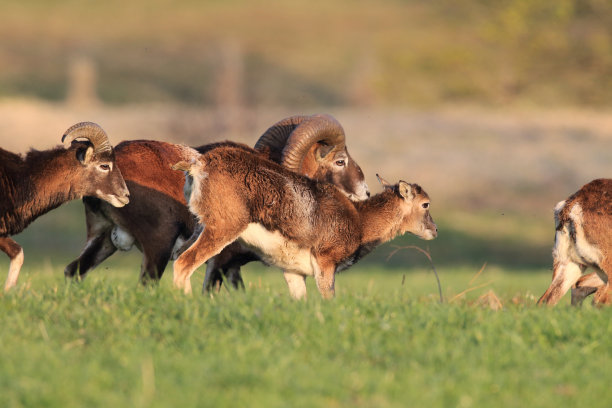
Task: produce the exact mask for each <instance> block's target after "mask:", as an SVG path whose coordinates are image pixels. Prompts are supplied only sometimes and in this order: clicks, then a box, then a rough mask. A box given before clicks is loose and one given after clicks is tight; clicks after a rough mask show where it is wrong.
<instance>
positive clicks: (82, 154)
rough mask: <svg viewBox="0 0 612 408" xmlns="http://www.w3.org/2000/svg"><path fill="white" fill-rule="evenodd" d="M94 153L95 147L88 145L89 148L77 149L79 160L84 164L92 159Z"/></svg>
mask: <svg viewBox="0 0 612 408" xmlns="http://www.w3.org/2000/svg"><path fill="white" fill-rule="evenodd" d="M93 154H94V148H93V147H92V146H88V147H87V149H79V150H77V153H76V155H77V160H78V161H80V162H81V163H82V164H87V163H89V162H90V161H91V159H92V157H93Z"/></svg>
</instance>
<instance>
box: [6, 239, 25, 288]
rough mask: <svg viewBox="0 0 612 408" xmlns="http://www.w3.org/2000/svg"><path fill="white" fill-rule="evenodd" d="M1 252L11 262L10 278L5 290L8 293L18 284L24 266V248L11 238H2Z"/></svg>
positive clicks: (7, 279)
mask: <svg viewBox="0 0 612 408" xmlns="http://www.w3.org/2000/svg"><path fill="white" fill-rule="evenodd" d="M0 250H2V252H4V253H5V254H6V255H8V257H9V259H10V260H11V263H10V265H9V273H8V277H7V278H6V283H5V284H4V290H5V291H7V290H9V289H10V288H12V287H14V286H15V285H16V284H17V278H19V271H20V270H21V265H23V248H21V246H20V245H19V244H18V243H17V242H15V241H14V240H13V239H12V238H10V237H1V238H0Z"/></svg>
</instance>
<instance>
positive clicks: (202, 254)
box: [173, 226, 246, 294]
mask: <svg viewBox="0 0 612 408" xmlns="http://www.w3.org/2000/svg"><path fill="white" fill-rule="evenodd" d="M245 228H246V226H240V227H234V228H233V230H227V229H224V228H219V231H224V233H222V234H217V233H215V230H214V229H212V228H210V227H206V228H205V229H204V231H203V232H202V233H201V234H200V236H199V237H198V239H196V241H195V242H194V243H193V245H191V246H190V247H189V248H187V249H186V250H185V252H183V253H182V254H181V256H179V257H178V259H177V260H176V261H175V262H174V276H173V280H174V286H176V287H177V288H179V289H183V290H184V292H185V293H186V294H190V293H191V281H190V278H191V275H193V273H194V272H195V271H196V269H198V268H199V267H200V266H201V265H202V264H203V263H204V262H206V261H207V260H209V259H210V258H211V257H212V256H215V255H217V254H218V253H219V252H221V250H222V249H223V248H225V247H226V246H227V245H229V244H230V243H232V242H233V241H235V240H236V238H238V236H239V235H240V233H241V232H242V231H243V230H244V229H245Z"/></svg>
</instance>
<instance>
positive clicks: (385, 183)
mask: <svg viewBox="0 0 612 408" xmlns="http://www.w3.org/2000/svg"><path fill="white" fill-rule="evenodd" d="M376 178H377V179H378V182H379V183H380V184H381V185H382V186H383V187H384V188H385V190H393V184H389V183H388V182H387V180H385V179H384V178H382V177H380V176H379V175H378V173H376Z"/></svg>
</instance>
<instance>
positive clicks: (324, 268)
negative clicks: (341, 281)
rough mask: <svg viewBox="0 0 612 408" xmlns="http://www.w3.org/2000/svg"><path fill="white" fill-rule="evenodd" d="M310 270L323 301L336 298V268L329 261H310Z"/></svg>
mask: <svg viewBox="0 0 612 408" xmlns="http://www.w3.org/2000/svg"><path fill="white" fill-rule="evenodd" d="M312 263H313V265H312V268H313V270H314V277H315V282H316V283H317V289H319V293H321V296H322V297H323V299H331V298H333V297H334V296H336V289H335V281H336V276H335V275H336V274H335V272H336V266H335V265H334V264H333V263H332V262H331V261H325V260H324V259H315V257H313V260H312Z"/></svg>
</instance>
